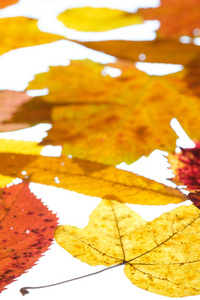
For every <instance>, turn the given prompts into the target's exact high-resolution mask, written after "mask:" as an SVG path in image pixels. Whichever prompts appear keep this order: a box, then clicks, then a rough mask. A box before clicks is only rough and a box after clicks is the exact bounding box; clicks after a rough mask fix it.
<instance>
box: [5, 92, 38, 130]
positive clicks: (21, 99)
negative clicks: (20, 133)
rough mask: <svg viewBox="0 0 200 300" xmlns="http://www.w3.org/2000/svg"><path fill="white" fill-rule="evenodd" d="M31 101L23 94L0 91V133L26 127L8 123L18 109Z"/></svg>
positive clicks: (20, 124) (25, 125)
mask: <svg viewBox="0 0 200 300" xmlns="http://www.w3.org/2000/svg"><path fill="white" fill-rule="evenodd" d="M31 99H32V98H31V97H30V96H28V95H27V94H26V93H25V92H16V91H9V90H6V91H0V131H11V130H17V129H22V128H25V127H27V126H28V124H26V123H20V122H19V123H16V122H15V123H10V122H9V121H10V120H11V119H12V117H13V115H14V114H15V113H16V112H17V111H18V110H19V109H20V107H21V106H22V105H23V104H25V103H27V102H29V101H30V100H31ZM6 122H7V124H5V123H6ZM29 123H30V122H29Z"/></svg>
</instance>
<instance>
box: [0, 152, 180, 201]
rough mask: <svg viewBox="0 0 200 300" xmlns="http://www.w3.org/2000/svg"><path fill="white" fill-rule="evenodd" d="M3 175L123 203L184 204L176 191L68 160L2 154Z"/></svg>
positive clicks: (0, 169)
mask: <svg viewBox="0 0 200 300" xmlns="http://www.w3.org/2000/svg"><path fill="white" fill-rule="evenodd" d="M0 160H1V164H0V174H3V175H6V176H14V177H19V178H22V179H25V180H26V181H33V182H37V183H42V184H47V185H53V186H56V187H62V188H65V189H68V190H72V191H76V192H79V193H82V194H86V195H90V196H95V197H101V198H107V199H112V200H118V201H121V202H128V203H137V204H149V205H161V204H168V203H180V202H182V201H184V200H185V196H184V195H183V194H182V193H181V192H180V191H179V190H176V189H173V188H170V187H167V186H165V185H163V184H160V183H157V182H155V181H153V180H150V179H147V178H145V177H142V176H138V175H136V174H134V173H131V172H127V171H122V170H118V169H116V168H115V167H111V166H107V165H103V164H98V163H92V162H89V161H85V160H80V159H75V158H74V159H70V158H67V157H42V156H37V155H22V154H15V153H0Z"/></svg>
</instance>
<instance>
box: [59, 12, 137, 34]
mask: <svg viewBox="0 0 200 300" xmlns="http://www.w3.org/2000/svg"><path fill="white" fill-rule="evenodd" d="M57 18H58V20H59V21H61V22H63V23H64V24H65V26H66V27H68V28H70V29H75V30H78V31H107V30H111V29H115V28H119V27H123V26H129V25H134V24H139V23H142V18H141V17H140V16H139V15H137V14H132V13H127V12H125V11H121V10H118V9H109V8H97V7H78V8H72V9H67V10H66V11H64V12H63V13H61V14H60V15H59V16H58V17H57Z"/></svg>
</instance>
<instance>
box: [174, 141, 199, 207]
mask: <svg viewBox="0 0 200 300" xmlns="http://www.w3.org/2000/svg"><path fill="white" fill-rule="evenodd" d="M168 159H169V162H170V164H171V166H172V170H173V172H174V174H175V177H174V178H173V181H174V182H176V183H177V184H178V185H179V184H181V185H184V186H185V187H186V190H188V191H189V192H190V193H189V195H188V199H190V200H191V201H192V202H193V204H194V205H196V206H197V207H198V208H200V179H199V174H200V143H199V142H197V143H196V145H195V147H194V148H186V149H184V148H181V152H180V153H174V154H171V155H169V158H168Z"/></svg>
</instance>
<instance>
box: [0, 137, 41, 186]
mask: <svg viewBox="0 0 200 300" xmlns="http://www.w3.org/2000/svg"><path fill="white" fill-rule="evenodd" d="M42 149H43V147H42V146H38V144H37V143H36V142H24V141H15V140H5V139H0V153H13V154H14V153H20V154H21V155H23V154H40V153H41V150H42ZM12 159H13V155H11V156H10V160H11V161H12ZM6 168H7V166H6ZM23 171H24V170H21V172H23ZM23 174H24V173H23ZM15 178H16V176H15V175H14V172H13V174H10V175H2V174H0V188H3V187H5V186H6V185H7V184H9V183H11V182H12V181H13V180H14V179H15ZM24 178H25V179H26V176H25V177H24Z"/></svg>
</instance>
